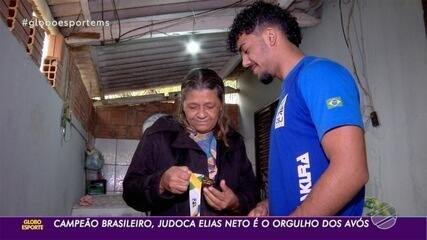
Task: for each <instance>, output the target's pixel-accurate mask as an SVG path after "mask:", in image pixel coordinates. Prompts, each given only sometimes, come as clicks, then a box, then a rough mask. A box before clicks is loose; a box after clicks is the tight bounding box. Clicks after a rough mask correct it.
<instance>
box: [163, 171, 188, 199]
mask: <svg viewBox="0 0 427 240" xmlns="http://www.w3.org/2000/svg"><path fill="white" fill-rule="evenodd" d="M190 176H191V171H190V169H188V167H186V166H179V167H178V166H172V167H170V168H169V169H168V170H166V171H165V172H164V173H163V175H162V178H161V179H160V186H159V191H160V193H161V194H162V193H163V192H164V191H166V190H167V191H169V192H171V193H175V194H182V193H184V192H186V191H187V189H188V184H189V183H190Z"/></svg>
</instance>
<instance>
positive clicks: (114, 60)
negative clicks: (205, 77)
mask: <svg viewBox="0 0 427 240" xmlns="http://www.w3.org/2000/svg"><path fill="white" fill-rule="evenodd" d="M190 37H192V38H193V39H195V40H197V41H199V42H200V44H201V52H200V53H199V54H197V55H194V56H193V55H191V54H189V53H187V52H186V46H185V44H186V43H187V42H188V41H189V39H190ZM226 39H227V33H206V34H196V35H191V36H188V35H187V36H168V37H164V38H152V39H140V40H133V41H129V42H127V43H119V44H116V45H112V46H102V47H97V48H96V52H97V65H98V69H99V75H100V85H101V87H102V89H103V91H104V93H105V94H108V93H111V92H116V91H122V90H131V89H141V88H148V87H155V86H161V85H168V84H174V83H175V84H176V83H180V82H181V81H182V79H183V78H184V76H185V75H186V73H187V72H188V71H189V70H190V69H192V68H196V67H208V68H212V69H214V70H216V71H220V70H221V69H222V68H223V67H224V65H225V64H226V63H227V61H228V60H229V58H230V57H231V56H233V54H231V53H230V52H228V51H227V48H226Z"/></svg>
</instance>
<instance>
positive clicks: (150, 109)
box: [94, 102, 239, 139]
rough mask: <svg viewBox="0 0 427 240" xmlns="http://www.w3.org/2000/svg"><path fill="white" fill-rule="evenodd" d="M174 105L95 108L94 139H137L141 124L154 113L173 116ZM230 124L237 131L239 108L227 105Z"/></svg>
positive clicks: (151, 104) (139, 135)
mask: <svg viewBox="0 0 427 240" xmlns="http://www.w3.org/2000/svg"><path fill="white" fill-rule="evenodd" d="M176 111H177V110H176V105H175V104H172V103H160V102H153V103H146V104H141V105H138V106H119V107H113V106H112V107H98V108H96V126H95V132H94V137H95V138H114V139H139V138H141V134H142V124H143V123H144V121H145V119H147V118H148V117H150V116H151V115H153V114H154V113H159V112H162V113H168V114H171V115H175V113H176ZM227 114H228V116H229V118H230V124H231V126H233V128H235V129H239V107H238V105H235V104H228V105H227Z"/></svg>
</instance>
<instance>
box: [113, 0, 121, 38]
mask: <svg viewBox="0 0 427 240" xmlns="http://www.w3.org/2000/svg"><path fill="white" fill-rule="evenodd" d="M113 6H114V15H116V19H117V22H118V24H119V37H118V38H116V40H115V41H116V42H119V41H120V36H121V34H122V26H121V24H120V17H119V12H118V11H117V6H116V0H113Z"/></svg>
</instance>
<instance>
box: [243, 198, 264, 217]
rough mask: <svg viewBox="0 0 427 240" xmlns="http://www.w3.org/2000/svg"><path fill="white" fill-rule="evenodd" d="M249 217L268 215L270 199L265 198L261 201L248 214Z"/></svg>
mask: <svg viewBox="0 0 427 240" xmlns="http://www.w3.org/2000/svg"><path fill="white" fill-rule="evenodd" d="M248 216H249V217H263V216H268V201H267V200H264V201H261V202H259V203H258V204H257V205H256V207H255V208H254V209H252V211H250V212H249V214H248Z"/></svg>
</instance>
